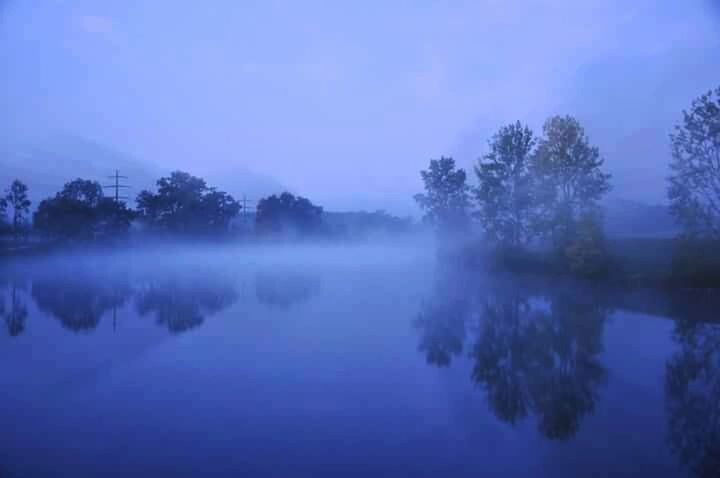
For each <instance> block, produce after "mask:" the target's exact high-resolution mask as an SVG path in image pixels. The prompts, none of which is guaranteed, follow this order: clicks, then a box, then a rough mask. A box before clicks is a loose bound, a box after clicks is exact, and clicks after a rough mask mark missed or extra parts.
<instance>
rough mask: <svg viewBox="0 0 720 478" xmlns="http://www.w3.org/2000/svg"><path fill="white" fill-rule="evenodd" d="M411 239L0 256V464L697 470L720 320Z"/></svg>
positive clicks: (75, 469) (705, 461) (710, 466)
mask: <svg viewBox="0 0 720 478" xmlns="http://www.w3.org/2000/svg"><path fill="white" fill-rule="evenodd" d="M427 250H428V248H427V244H422V245H420V244H418V243H415V244H410V243H394V244H387V243H386V244H377V245H368V244H366V245H319V244H316V245H313V244H307V245H304V246H290V245H275V246H262V247H261V246H257V247H242V248H240V247H214V248H209V247H200V246H197V247H189V246H180V245H171V244H167V245H165V246H164V247H162V248H155V249H151V250H135V251H126V252H117V253H107V252H104V253H100V252H98V253H87V254H75V255H63V256H59V255H58V256H50V257H41V258H26V259H16V260H12V261H6V262H4V263H3V265H2V275H1V277H2V285H1V289H0V296H1V297H2V299H1V301H0V303H2V307H1V308H0V313H2V317H3V325H4V326H5V327H4V330H2V332H0V362H1V363H2V364H3V367H2V368H3V373H2V374H0V388H2V390H4V394H3V398H2V405H3V406H2V407H0V426H1V427H2V429H4V430H12V433H3V434H0V449H2V450H3V452H2V455H0V456H2V466H3V468H1V469H2V470H3V472H7V473H8V476H55V475H58V474H59V475H63V476H68V475H73V476H97V475H98V474H99V473H101V472H103V473H104V472H105V471H106V470H113V471H114V472H115V473H117V474H118V475H127V474H130V473H134V472H138V471H142V472H143V473H147V472H150V473H153V472H154V473H158V474H172V475H174V476H197V475H198V474H210V473H218V474H220V475H222V476H237V475H238V474H245V475H248V474H249V475H254V476H280V475H283V476H337V475H338V474H342V475H350V476H354V475H363V476H367V475H369V474H377V473H380V474H383V473H392V474H395V475H397V476H401V475H404V476H410V475H412V476H450V475H452V476H477V473H478V472H486V473H497V474H509V475H513V476H553V477H555V476H587V475H592V473H596V472H597V470H604V472H607V473H608V474H613V473H619V474H622V473H624V472H628V471H629V470H632V473H631V474H638V473H640V474H648V475H651V476H661V477H664V476H668V477H671V476H672V477H675V476H679V477H680V476H712V474H708V473H709V472H708V470H709V471H713V470H717V461H716V460H717V458H716V457H717V456H718V455H717V454H716V453H715V450H717V449H718V448H717V446H718V444H719V443H718V441H717V438H716V437H717V436H718V429H717V428H716V422H713V421H712V420H707V419H706V418H705V417H707V416H713V413H715V412H714V410H715V408H716V407H715V404H716V403H717V401H718V399H720V394H719V391H720V388H718V384H719V383H720V352H719V351H720V342H719V341H718V338H719V337H720V332H719V330H720V329H718V324H717V323H716V322H712V321H707V320H701V321H698V320H694V319H695V318H696V317H698V316H699V315H697V312H698V310H699V307H698V306H697V304H695V307H694V308H693V307H690V306H689V305H688V304H691V303H692V302H693V301H688V300H683V299H682V298H679V299H677V300H675V299H672V298H670V299H668V298H665V299H666V300H665V302H666V303H667V306H666V307H660V306H658V304H659V303H660V302H661V301H659V300H657V297H654V296H653V295H648V296H647V297H642V296H629V295H628V294H624V293H622V291H617V290H615V289H612V288H598V287H594V288H589V287H587V286H585V285H583V284H582V283H577V282H568V281H565V282H557V281H553V280H549V279H542V280H541V279H537V278H536V279H532V278H518V277H511V276H492V277H491V276H489V275H483V274H477V273H472V274H471V273H468V271H466V270H465V269H464V267H463V265H462V264H457V263H454V262H453V261H452V260H450V259H448V258H445V257H443V256H435V255H432V254H427ZM695 302H698V301H697V300H696V301H695ZM708 307H710V306H708ZM689 443H702V444H703V446H689ZM518 453H521V454H522V457H523V460H518V458H517V457H518Z"/></svg>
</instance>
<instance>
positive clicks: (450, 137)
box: [0, 0, 720, 212]
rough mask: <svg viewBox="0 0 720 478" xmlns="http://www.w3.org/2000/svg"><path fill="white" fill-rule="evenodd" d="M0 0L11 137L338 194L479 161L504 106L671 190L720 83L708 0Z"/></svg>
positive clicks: (400, 198)
mask: <svg viewBox="0 0 720 478" xmlns="http://www.w3.org/2000/svg"><path fill="white" fill-rule="evenodd" d="M0 1H2V0H0ZM2 4H3V6H2V7H0V71H2V72H3V73H2V75H0V111H3V112H4V114H3V115H2V116H0V122H3V123H6V124H4V125H1V126H2V127H1V128H0V129H1V130H3V133H2V134H3V135H4V136H5V137H6V139H8V138H9V139H10V140H13V139H17V138H28V137H41V136H43V135H46V134H51V133H54V132H58V131H60V132H63V133H67V134H73V135H78V136H82V137H87V138H89V139H92V140H94V141H99V142H101V143H104V144H107V145H108V146H110V147H112V148H114V149H117V150H121V151H125V152H127V153H129V154H131V155H133V156H135V157H137V158H139V159H140V160H142V161H146V162H148V163H149V164H153V165H154V166H157V167H160V168H161V169H175V168H181V169H187V170H189V171H191V172H193V173H196V174H201V175H205V174H210V175H226V176H227V175H232V174H233V172H234V171H235V170H236V169H237V168H239V167H242V168H247V169H250V170H252V171H255V172H257V173H260V174H263V175H267V176H271V177H273V178H275V179H276V180H277V181H278V182H280V183H282V184H284V185H286V186H287V187H289V188H290V189H292V190H294V191H295V192H298V193H301V194H304V195H307V196H309V197H310V198H312V199H316V200H317V201H318V202H320V203H321V204H325V205H326V206H328V207H330V208H336V209H337V208H347V207H370V208H375V207H386V208H388V209H390V210H394V211H399V212H402V211H406V210H409V209H410V208H411V207H412V202H411V199H410V197H411V195H412V194H413V193H414V192H416V191H417V190H418V188H419V187H420V182H419V176H418V173H417V172H418V170H419V169H421V168H422V167H424V166H425V165H426V164H427V161H428V159H430V158H431V157H437V156H439V155H441V154H445V155H454V156H455V157H456V158H457V160H458V161H459V162H460V164H461V165H463V166H466V167H471V166H472V164H473V161H474V160H475V159H476V158H477V157H478V156H480V155H481V154H482V153H483V152H484V149H485V145H486V142H487V139H488V137H489V136H490V135H491V134H492V132H493V131H494V130H496V129H497V128H498V127H499V126H501V125H502V124H504V123H507V122H509V121H514V120H516V119H520V120H522V121H525V122H528V123H529V124H530V125H531V126H532V127H533V128H535V129H536V130H539V128H540V125H541V124H542V120H543V119H544V118H545V117H547V116H548V115H551V114H557V113H561V114H565V113H569V114H574V115H576V116H578V118H580V119H581V121H582V122H583V123H584V124H585V125H586V129H587V132H588V134H589V135H590V137H591V140H593V141H594V142H596V143H597V144H598V145H599V146H600V147H601V151H603V152H604V156H605V158H606V162H607V165H608V168H609V169H610V170H611V171H612V172H613V173H614V175H615V182H616V187H615V191H614V193H613V194H615V195H618V196H621V197H629V198H633V199H643V200H647V201H653V202H656V201H661V200H662V199H663V190H664V183H663V178H664V177H665V175H666V174H667V170H666V163H667V160H668V153H667V151H668V148H667V134H668V132H669V131H670V128H671V126H672V124H673V123H674V122H675V121H676V120H677V119H679V118H680V110H681V109H682V108H684V107H686V106H687V105H688V104H689V102H690V100H691V99H692V98H693V97H695V96H697V95H698V94H700V93H702V92H704V91H705V90H707V89H709V88H711V87H717V86H720V61H718V60H720V9H718V8H717V7H718V2H715V1H710V0H688V1H683V2H677V1H651V0H634V1H629V2H628V1H619V0H584V1H580V2H578V1H559V0H545V1H541V0H522V1H520V0H517V1H512V0H507V1H500V0H482V1H474V2H450V1H443V2H440V1H396V2H385V1H366V2H331V1H322V2H321V1H303V2H300V1H286V2H281V1H232V0H212V1H207V2H190V1H177V0H152V1H136V0H105V1H103V2H99V1H89V0H64V1H61V0H37V1H35V0H4V2H3V3H2ZM0 114H2V113H0ZM236 193H237V192H236Z"/></svg>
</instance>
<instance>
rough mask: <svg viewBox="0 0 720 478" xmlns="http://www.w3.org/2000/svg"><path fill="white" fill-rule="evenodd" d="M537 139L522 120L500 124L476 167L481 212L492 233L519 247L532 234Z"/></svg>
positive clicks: (494, 237)
mask: <svg viewBox="0 0 720 478" xmlns="http://www.w3.org/2000/svg"><path fill="white" fill-rule="evenodd" d="M535 143H536V140H535V138H534V136H533V133H532V131H531V130H530V128H528V127H527V126H523V125H521V124H520V122H519V121H518V122H517V123H514V124H510V125H507V126H504V127H502V128H500V130H499V131H498V132H497V133H495V135H494V136H493V137H492V140H491V141H490V152H489V153H487V154H486V155H485V156H484V157H483V158H482V159H481V160H480V161H479V163H478V165H477V166H476V167H475V174H476V175H477V178H478V181H479V186H478V188H477V189H476V190H475V197H476V200H477V202H478V205H479V206H480V209H479V211H478V216H479V217H480V221H481V223H482V225H483V227H484V228H485V231H486V232H487V234H488V236H490V237H491V238H492V239H493V240H495V241H497V242H499V243H501V244H503V245H507V246H512V247H518V246H520V245H522V244H524V243H526V242H527V241H529V240H530V239H531V238H532V235H533V228H532V218H533V212H534V203H533V199H532V197H533V195H532V185H533V181H532V175H531V174H530V161H531V157H532V152H533V148H534V146H535Z"/></svg>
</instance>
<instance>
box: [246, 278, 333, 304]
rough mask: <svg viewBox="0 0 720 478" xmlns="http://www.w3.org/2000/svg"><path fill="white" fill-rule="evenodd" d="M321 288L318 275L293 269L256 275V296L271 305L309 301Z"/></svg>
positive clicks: (261, 301)
mask: <svg viewBox="0 0 720 478" xmlns="http://www.w3.org/2000/svg"><path fill="white" fill-rule="evenodd" d="M319 289H320V279H319V277H318V276H316V275H312V274H307V273H302V272H298V271H293V270H280V271H263V272H260V273H258V274H257V275H256V277H255V296H256V297H257V300H258V302H260V303H262V304H266V305H269V306H274V307H280V308H288V307H291V306H293V305H296V304H300V303H303V302H306V301H308V300H309V299H310V298H311V297H312V296H314V295H315V294H316V293H317V292H318V291H319Z"/></svg>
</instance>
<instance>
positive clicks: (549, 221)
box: [531, 116, 610, 249]
mask: <svg viewBox="0 0 720 478" xmlns="http://www.w3.org/2000/svg"><path fill="white" fill-rule="evenodd" d="M603 163H604V161H603V159H602V158H601V157H600V151H599V150H598V148H597V147H595V146H592V145H590V142H589V139H588V137H587V136H586V135H585V130H584V129H583V127H582V126H580V123H578V121H577V120H576V119H575V118H573V117H571V116H564V117H563V116H553V117H551V118H549V119H548V120H547V121H546V122H545V124H544V126H543V137H542V138H541V139H540V141H539V143H538V147H537V149H536V152H535V154H534V155H533V160H532V166H531V170H532V172H533V175H534V176H535V178H534V179H535V181H536V186H535V188H534V190H535V200H536V204H537V206H538V207H539V209H538V214H537V220H536V227H537V230H538V232H540V233H541V234H543V235H547V236H550V237H552V239H553V242H554V244H555V246H556V247H558V248H560V249H564V248H565V247H567V246H568V244H569V243H570V242H571V241H572V240H573V239H574V235H575V233H576V226H577V224H578V221H579V219H580V218H581V217H588V216H587V215H588V214H591V216H592V217H595V218H599V217H600V216H599V214H597V209H598V205H597V204H598V201H599V200H600V199H601V198H602V197H603V196H604V195H605V194H606V193H607V192H608V191H609V190H610V175H609V174H606V173H604V172H603V171H602V169H601V167H602V165H603Z"/></svg>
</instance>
